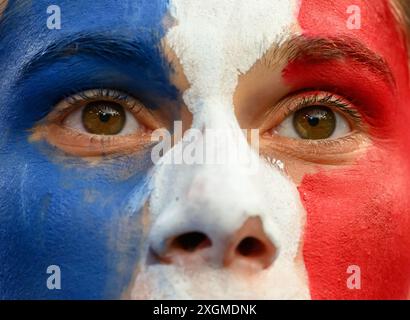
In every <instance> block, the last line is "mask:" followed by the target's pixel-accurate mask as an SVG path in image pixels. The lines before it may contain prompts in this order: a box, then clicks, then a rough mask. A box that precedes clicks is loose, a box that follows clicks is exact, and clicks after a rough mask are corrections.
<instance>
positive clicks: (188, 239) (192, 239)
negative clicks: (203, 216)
mask: <svg viewBox="0 0 410 320" xmlns="http://www.w3.org/2000/svg"><path fill="white" fill-rule="evenodd" d="M211 245H212V242H211V240H210V239H209V238H208V237H207V235H206V234H204V233H202V232H188V233H184V234H182V235H180V236H178V237H176V238H174V239H173V240H172V242H171V245H170V249H171V250H172V249H176V250H182V251H186V252H194V251H196V250H199V249H204V248H206V247H210V246H211Z"/></svg>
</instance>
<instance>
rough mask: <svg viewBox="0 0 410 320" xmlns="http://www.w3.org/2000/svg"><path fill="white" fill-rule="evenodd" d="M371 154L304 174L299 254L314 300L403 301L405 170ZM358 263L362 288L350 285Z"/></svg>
mask: <svg viewBox="0 0 410 320" xmlns="http://www.w3.org/2000/svg"><path fill="white" fill-rule="evenodd" d="M398 163H399V162H395V163H393V162H392V160H391V158H387V157H386V158H380V155H378V154H377V153H376V152H371V153H369V154H368V155H367V156H366V159H362V160H361V161H360V162H359V163H358V164H357V165H355V166H354V167H351V168H348V169H344V170H337V171H333V172H320V173H316V174H313V175H307V176H305V177H304V179H303V181H302V183H301V185H300V186H299V192H300V196H301V199H302V202H303V204H304V207H305V209H306V212H307V220H306V227H305V233H304V239H303V240H304V248H303V256H304V261H305V265H306V269H307V272H308V278H309V286H310V292H311V296H312V298H313V299H354V298H360V299H405V298H406V297H407V294H408V288H409V280H410V276H409V274H410V258H409V250H408V248H409V247H410V228H409V226H410V223H409V222H410V221H409V213H410V212H409V209H408V208H409V201H408V191H409V185H408V183H407V182H406V178H407V180H408V177H409V176H408V174H407V175H406V174H405V173H404V172H403V171H400V169H401V170H402V168H397V164H398ZM351 265H357V266H359V267H360V271H361V289H360V290H357V289H356V290H355V289H353V290H352V289H349V288H348V286H347V280H348V278H349V276H351V274H350V273H349V274H348V273H347V269H348V267H349V266H351Z"/></svg>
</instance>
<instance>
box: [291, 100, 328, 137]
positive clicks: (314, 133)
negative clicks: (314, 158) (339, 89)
mask: <svg viewBox="0 0 410 320" xmlns="http://www.w3.org/2000/svg"><path fill="white" fill-rule="evenodd" d="M293 126H294V128H295V130H296V132H297V133H298V135H299V136H300V137H301V138H302V139H312V140H319V139H327V138H329V137H330V136H331V135H332V134H333V132H334V131H335V128H336V117H335V114H334V112H333V111H332V110H331V109H330V108H327V107H324V106H311V107H306V108H302V109H300V110H298V111H296V112H295V115H294V117H293Z"/></svg>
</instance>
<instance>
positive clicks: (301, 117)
mask: <svg viewBox="0 0 410 320" xmlns="http://www.w3.org/2000/svg"><path fill="white" fill-rule="evenodd" d="M330 98H331V97H329V96H326V97H325V98H324V99H323V97H322V98H320V97H309V98H307V99H306V98H305V99H304V100H302V101H301V102H300V104H299V105H298V104H297V108H296V111H293V112H292V113H291V114H290V115H288V116H287V117H286V119H285V120H284V121H283V122H282V123H281V124H279V126H277V127H276V128H275V129H274V130H273V133H275V134H277V135H280V136H284V137H288V138H293V139H305V140H325V139H337V138H340V137H343V136H346V135H348V134H349V132H351V131H352V129H351V126H350V124H349V120H347V118H346V116H345V115H343V114H342V111H336V110H337V109H338V108H341V110H345V109H346V108H347V106H345V104H341V101H340V99H337V100H331V99H330ZM332 101H333V102H332ZM309 104H310V105H309ZM335 109H336V110H335ZM349 112H352V111H349Z"/></svg>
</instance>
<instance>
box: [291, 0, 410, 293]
mask: <svg viewBox="0 0 410 320" xmlns="http://www.w3.org/2000/svg"><path fill="white" fill-rule="evenodd" d="M349 5H359V6H360V8H361V9H362V28H361V29H360V30H347V28H346V14H345V12H346V8H347V7H348V6H349ZM318 16H320V17H321V19H317V17H318ZM330 21H331V23H330ZM380 21H383V27H382V26H381V25H380V24H379V23H378V22H380ZM299 23H300V26H301V28H302V30H303V34H304V35H305V36H306V37H307V38H309V37H317V36H321V37H335V36H337V35H340V34H342V35H343V36H351V37H353V38H355V39H357V40H359V41H361V42H363V43H364V44H365V45H366V46H368V47H369V48H370V49H371V50H373V51H374V52H376V54H378V55H380V56H381V57H383V58H384V59H385V60H386V62H387V63H388V64H389V66H390V68H391V69H392V74H393V77H394V79H395V86H394V87H393V88H389V87H387V86H386V85H385V84H384V82H383V81H382V80H381V79H380V78H378V77H377V76H375V75H374V73H371V72H370V71H369V70H361V69H360V68H358V66H357V64H355V63H352V61H347V62H346V61H344V62H343V61H342V62H340V61H339V62H336V63H320V62H317V61H316V62H312V61H308V60H303V59H302V60H300V61H297V62H293V63H291V64H290V65H289V66H288V67H287V69H286V70H285V72H284V76H285V79H286V80H287V81H288V83H289V84H291V85H292V86H293V88H294V89H295V90H298V88H303V87H311V86H325V85H327V86H330V87H332V86H333V87H335V88H338V89H339V90H341V91H342V92H343V93H346V94H348V95H349V96H351V98H353V99H355V100H356V102H357V105H358V109H359V111H360V112H362V114H363V118H364V119H365V120H366V121H367V124H368V125H369V129H368V130H369V131H370V133H371V135H372V136H373V137H374V138H375V140H374V142H373V143H374V145H373V147H372V148H370V150H369V151H368V152H367V154H366V155H365V156H363V157H362V158H361V159H359V160H358V161H357V163H356V164H355V165H353V166H351V167H348V168H343V169H339V170H332V171H320V172H319V173H317V174H313V175H307V176H305V178H304V179H303V181H302V184H301V185H300V187H299V191H300V193H301V198H302V200H303V203H304V206H305V208H306V210H307V222H306V230H305V236H304V259H305V264H306V268H307V272H308V276H309V283H310V292H311V295H312V298H314V299H323V298H326V299H351V298H359V299H392V298H395V299H404V298H406V297H407V294H408V288H409V279H408V276H407V275H408V274H409V268H410V258H409V251H408V249H407V248H409V243H410V236H409V235H410V232H409V231H410V230H409V211H408V200H407V199H408V190H409V183H408V181H407V180H408V179H407V177H408V175H409V172H408V165H407V161H406V160H404V159H408V155H409V150H410V149H409V139H408V135H407V134H406V132H407V125H405V123H408V119H409V111H408V107H407V104H408V103H407V101H408V98H409V97H408V79H407V74H408V70H407V55H406V49H405V45H404V43H405V42H404V40H403V36H402V34H400V33H399V32H400V31H399V28H398V26H397V23H396V22H395V20H394V17H393V16H392V13H391V9H390V7H389V5H388V2H387V1H372V2H371V3H370V1H353V2H352V1H320V0H317V1H303V2H302V6H301V10H300V14H299ZM392 39H397V40H396V42H392ZM349 64H350V65H349ZM323 70H325V71H323ZM333 75H337V77H336V76H333ZM325 79H326V80H325ZM369 115H370V118H369ZM371 119H373V120H374V121H372V120H371ZM351 265H357V266H359V267H360V269H361V289H360V290H351V289H349V288H348V286H347V278H348V277H349V274H347V269H348V267H349V266H351Z"/></svg>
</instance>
